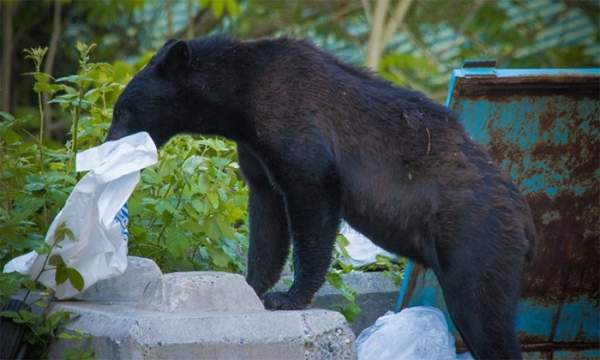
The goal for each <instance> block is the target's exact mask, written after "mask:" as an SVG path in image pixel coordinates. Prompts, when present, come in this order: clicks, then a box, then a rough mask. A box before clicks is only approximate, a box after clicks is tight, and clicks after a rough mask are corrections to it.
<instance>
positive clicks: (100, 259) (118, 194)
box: [4, 132, 158, 299]
mask: <svg viewBox="0 0 600 360" xmlns="http://www.w3.org/2000/svg"><path fill="white" fill-rule="evenodd" d="M157 161H158V154H157V150H156V145H155V144H154V142H153V141H152V138H151V137H150V135H148V133H146V132H140V133H136V134H133V135H130V136H127V137H124V138H121V139H119V140H116V141H109V142H106V143H104V144H102V145H100V146H97V147H94V148H91V149H89V150H86V151H83V152H81V153H78V154H77V158H76V168H77V171H88V170H89V173H87V174H86V175H85V176H84V177H83V178H82V179H81V180H80V181H79V182H78V183H77V184H76V185H75V187H74V188H73V191H72V192H71V194H70V195H69V197H68V199H67V201H66V203H65V205H64V207H63V208H62V210H61V211H60V212H59V213H58V214H57V215H56V217H55V218H54V220H53V221H52V224H51V225H50V228H49V229H48V233H47V234H46V243H48V244H50V245H51V244H53V243H54V240H55V237H56V236H57V235H58V236H60V237H62V239H56V240H57V241H59V243H58V244H57V245H55V246H54V248H53V249H52V251H51V253H50V254H43V255H39V254H38V253H36V252H35V251H32V252H30V253H27V254H25V255H22V256H19V257H16V258H14V259H12V260H11V261H9V262H8V263H7V264H6V265H5V266H4V272H5V273H7V272H13V271H17V272H20V273H22V274H26V275H29V276H30V277H31V278H36V277H37V276H38V274H39V275H40V277H39V279H38V280H39V282H41V283H42V284H43V285H44V286H46V287H49V288H51V289H54V290H55V296H56V297H57V298H59V299H65V298H69V297H72V296H74V295H77V294H78V293H79V291H78V290H77V289H76V288H74V287H73V285H72V283H71V281H64V282H63V283H62V284H60V285H57V283H56V281H55V273H56V271H55V270H54V266H51V265H50V264H46V266H45V269H46V270H44V271H43V272H42V273H41V274H40V272H41V271H42V267H43V266H44V263H45V262H46V258H47V256H50V259H52V257H53V256H54V255H59V256H60V257H61V258H62V260H63V261H64V264H65V265H66V266H67V268H74V269H75V270H77V272H79V274H81V277H82V278H83V282H84V287H83V290H85V289H87V288H89V287H90V286H92V285H93V284H95V283H96V282H98V281H99V280H104V279H108V278H111V277H114V276H117V275H120V274H122V273H123V272H125V269H126V268H127V207H126V206H125V204H126V202H127V199H128V198H129V196H130V195H131V193H132V192H133V190H134V188H135V186H136V184H137V183H138V181H139V179H140V171H141V170H142V169H143V168H145V167H148V166H150V165H153V164H155V163H156V162H157ZM65 229H67V230H66V231H65ZM57 230H58V231H57ZM69 230H70V231H69Z"/></svg>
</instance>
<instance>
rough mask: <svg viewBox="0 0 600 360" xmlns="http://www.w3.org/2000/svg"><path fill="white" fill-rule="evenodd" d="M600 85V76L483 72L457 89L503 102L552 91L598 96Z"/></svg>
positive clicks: (546, 94)
mask: <svg viewBox="0 0 600 360" xmlns="http://www.w3.org/2000/svg"><path fill="white" fill-rule="evenodd" d="M459 87H460V89H459ZM599 89H600V79H599V78H598V77H597V76H568V75H565V76H560V77H557V76H523V77H493V76H481V77H469V81H467V82H463V83H460V85H459V86H456V87H455V92H456V94H458V93H460V94H461V97H469V98H478V97H485V98H490V97H493V98H494V101H495V102H500V103H502V102H510V101H514V100H515V99H516V98H518V97H527V98H532V97H539V96H549V95H550V96H556V95H567V96H570V97H577V98H579V97H587V98H590V97H591V98H598V96H599V95H600V91H599ZM455 98H456V97H455Z"/></svg>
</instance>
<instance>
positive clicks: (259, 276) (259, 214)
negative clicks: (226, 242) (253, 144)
mask: <svg viewBox="0 0 600 360" xmlns="http://www.w3.org/2000/svg"><path fill="white" fill-rule="evenodd" d="M238 159H239V164H240V168H241V170H242V174H243V175H244V178H245V179H246V182H247V183H248V187H249V188H250V196H249V197H248V212H249V222H250V240H249V243H250V246H249V249H248V273H247V275H246V281H247V282H248V284H249V285H250V286H252V288H253V289H254V291H256V294H257V295H258V296H259V297H262V296H263V295H264V293H265V292H266V291H267V290H268V289H270V288H271V287H272V286H273V285H275V283H276V282H277V280H279V277H280V276H281V271H282V269H283V266H284V265H285V261H286V259H287V255H288V253H289V250H290V234H289V229H288V223H287V218H286V214H285V206H284V202H283V196H282V195H281V194H280V193H278V192H277V191H276V190H275V189H274V188H273V186H272V185H271V182H270V181H269V178H268V176H267V174H266V172H265V169H264V168H263V167H262V165H261V164H260V162H259V161H258V160H257V159H256V158H255V156H254V155H253V154H252V153H251V152H250V150H249V149H247V148H245V147H244V146H243V145H238Z"/></svg>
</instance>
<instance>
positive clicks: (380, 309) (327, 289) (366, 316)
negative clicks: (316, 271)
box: [273, 271, 399, 335]
mask: <svg viewBox="0 0 600 360" xmlns="http://www.w3.org/2000/svg"><path fill="white" fill-rule="evenodd" d="M284 279H287V280H284ZM342 279H343V280H344V282H345V283H346V284H347V285H348V286H349V287H350V288H352V289H353V290H354V291H356V295H357V299H356V303H357V304H358V306H360V308H361V310H362V312H361V313H360V315H359V316H357V317H356V318H355V319H354V321H353V322H352V323H350V327H351V328H352V331H354V333H355V334H356V335H358V334H360V332H361V331H362V330H364V329H365V328H367V327H369V326H371V325H373V324H374V323H375V320H377V318H378V317H380V316H382V315H384V314H385V313H386V312H387V311H394V308H395V306H396V300H397V298H398V291H399V288H398V286H397V285H396V284H394V281H393V280H392V279H391V278H389V277H387V276H386V275H384V274H383V273H381V272H359V271H355V272H351V273H348V274H343V275H342ZM291 280H292V277H291V276H284V277H283V278H282V280H280V281H279V282H278V283H277V284H276V285H275V286H274V288H273V289H274V290H276V291H286V290H287V289H288V286H287V285H285V283H286V282H289V281H291ZM344 304H346V300H345V299H344V297H343V296H342V294H341V293H340V292H339V291H338V290H337V289H336V288H334V287H333V286H331V285H329V284H328V283H325V284H324V285H323V286H322V287H321V289H319V291H318V292H317V294H316V295H315V298H314V299H313V302H312V304H311V308H318V309H328V310H335V311H339V309H340V308H341V307H342V306H343V305H344Z"/></svg>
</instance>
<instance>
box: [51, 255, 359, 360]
mask: <svg viewBox="0 0 600 360" xmlns="http://www.w3.org/2000/svg"><path fill="white" fill-rule="evenodd" d="M134 261H136V260H135V259H134ZM131 270H132V271H133V270H135V268H132V269H131ZM138 271H141V272H148V274H137V275H136V274H135V271H134V273H132V274H129V275H127V276H132V278H131V279H140V281H139V284H136V283H135V282H129V281H130V280H127V279H125V280H127V281H124V279H119V278H115V279H111V280H107V281H108V282H110V281H115V282H121V283H120V285H119V284H109V283H105V284H103V285H102V288H103V289H109V290H110V291H113V290H116V289H120V292H119V291H116V293H113V295H111V297H112V298H109V296H108V295H106V294H104V293H102V291H101V289H102V288H101V289H96V290H94V291H95V292H96V296H91V297H90V294H87V295H85V296H84V299H91V300H93V301H71V302H56V303H55V304H54V305H53V309H64V310H67V311H70V312H72V313H75V314H78V315H79V316H78V317H76V318H75V319H74V320H73V321H71V322H70V323H69V324H68V325H67V331H76V330H78V331H81V332H83V333H84V334H87V335H89V336H90V338H89V339H88V340H86V341H85V342H84V344H73V343H72V342H71V341H67V340H58V341H57V342H55V343H54V344H52V346H51V349H50V358H52V359H59V358H64V351H65V349H67V348H69V347H72V346H78V347H81V346H82V345H83V346H84V347H86V346H87V347H88V348H90V347H91V349H93V350H94V353H95V356H96V358H97V359H178V360H179V359H257V360H258V359H261V360H262V359H265V360H268V359H285V360H287V359H292V360H293V359H315V360H316V359H331V360H334V359H335V360H337V359H355V358H356V350H355V345H354V340H355V336H354V334H353V333H352V331H351V329H350V328H349V327H348V324H347V323H346V321H345V319H344V318H343V316H342V315H341V314H339V313H337V312H333V311H327V310H317V309H312V310H305V311H267V310H264V308H263V306H262V304H261V303H260V301H259V300H258V298H257V297H256V294H255V293H254V292H253V291H252V289H251V288H250V287H249V285H248V284H246V282H245V281H244V279H243V277H241V276H240V275H234V274H226V273H214V272H208V273H207V272H191V273H172V274H165V275H162V276H159V277H158V278H156V276H155V275H156V273H155V271H154V270H153V267H152V266H140V267H138ZM150 278H153V280H151V281H148V280H149V279H150ZM126 284H130V285H131V288H127V287H126V286H125V285H126ZM140 287H143V291H142V293H141V296H140V292H139V288H140ZM129 290H131V292H128V291H129ZM98 292H99V293H98ZM86 296H87V297H86ZM136 297H137V299H136V300H131V299H134V298H136ZM114 299H120V300H118V301H115V300H114ZM124 299H130V301H125V300H124Z"/></svg>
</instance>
